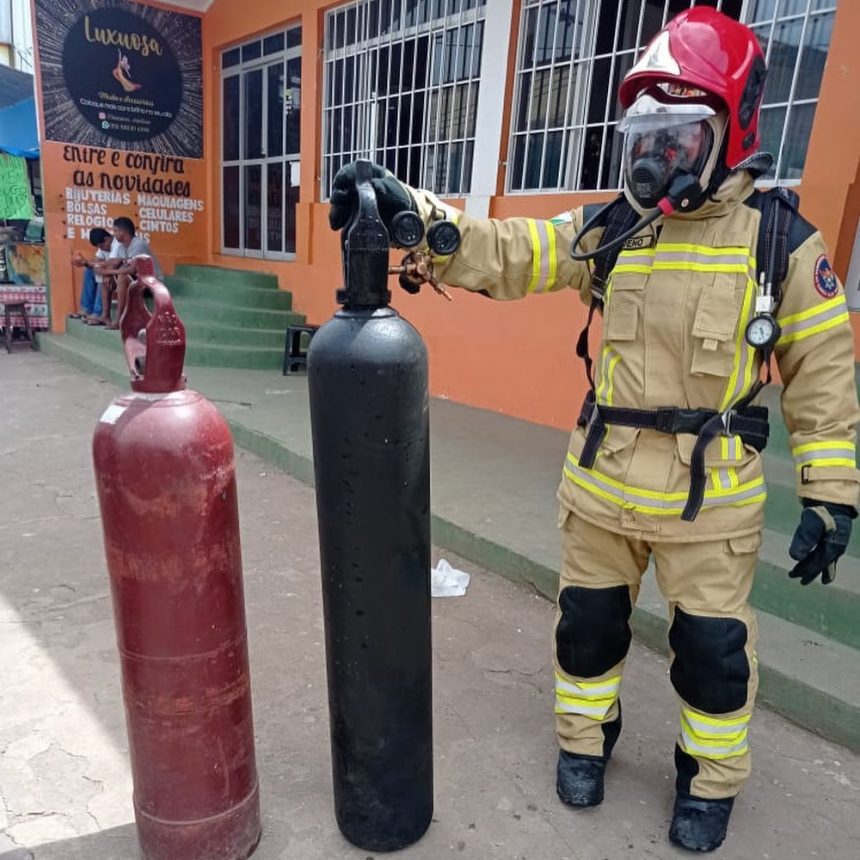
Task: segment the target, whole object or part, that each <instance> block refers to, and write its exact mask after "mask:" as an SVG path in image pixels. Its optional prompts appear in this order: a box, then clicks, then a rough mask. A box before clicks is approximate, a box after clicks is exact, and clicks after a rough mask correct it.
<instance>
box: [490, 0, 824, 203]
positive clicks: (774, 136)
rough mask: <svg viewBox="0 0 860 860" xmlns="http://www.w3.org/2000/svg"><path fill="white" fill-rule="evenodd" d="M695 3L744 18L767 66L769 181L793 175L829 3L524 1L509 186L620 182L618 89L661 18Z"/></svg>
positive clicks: (803, 142)
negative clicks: (772, 162)
mask: <svg viewBox="0 0 860 860" xmlns="http://www.w3.org/2000/svg"><path fill="white" fill-rule="evenodd" d="M696 5H699V6H702V5H707V6H713V7H716V8H718V9H720V10H721V11H723V12H725V13H726V14H727V15H731V16H732V17H733V18H736V19H739V20H744V21H745V22H747V23H749V25H750V26H751V27H752V28H753V30H754V32H755V33H756V35H757V36H758V38H759V40H760V41H761V44H762V48H763V50H764V51H765V53H766V55H767V60H768V66H769V69H770V71H769V74H768V81H767V85H766V88H765V94H764V99H763V103H762V148H763V149H766V150H768V151H770V152H773V154H774V156H775V158H776V163H775V165H774V168H773V169H772V171H771V174H770V176H771V178H774V177H775V178H776V179H778V180H792V179H798V178H799V177H800V173H801V171H802V169H803V162H804V159H805V157H806V148H807V143H808V139H809V132H810V129H811V126H812V118H813V116H814V113H815V104H816V102H817V100H818V91H819V88H820V84H821V77H822V73H823V67H824V61H825V57H826V52H827V48H828V47H829V44H830V34H831V31H832V27H833V18H834V10H835V0H745V2H742V0H709V1H708V2H698V3H697V2H695V0H630V2H625V3H610V2H607V0H524V2H523V10H522V20H521V26H520V39H519V48H518V56H517V80H516V88H515V93H516V95H515V104H514V116H513V123H512V129H511V145H510V151H509V156H508V172H507V187H508V190H509V191H535V190H540V191H564V190H596V189H614V188H618V187H620V185H621V184H622V175H621V171H622V163H621V162H622V138H621V135H620V134H619V133H617V131H616V126H617V124H618V121H619V120H620V118H621V113H622V112H621V108H620V105H619V104H618V99H617V93H618V87H619V85H620V83H621V81H622V79H623V78H624V75H625V74H626V73H627V72H628V71H629V69H630V68H631V66H632V65H633V63H634V62H635V59H636V57H637V56H638V54H639V52H640V51H641V50H642V48H644V47H645V45H647V44H648V42H649V41H650V40H651V39H652V38H653V36H654V35H655V34H656V33H657V32H658V31H659V30H660V29H661V28H662V27H663V26H664V24H665V23H666V21H667V20H669V19H670V18H672V17H673V16H675V15H677V14H678V13H679V12H681V11H683V10H684V9H687V8H689V7H691V6H696Z"/></svg>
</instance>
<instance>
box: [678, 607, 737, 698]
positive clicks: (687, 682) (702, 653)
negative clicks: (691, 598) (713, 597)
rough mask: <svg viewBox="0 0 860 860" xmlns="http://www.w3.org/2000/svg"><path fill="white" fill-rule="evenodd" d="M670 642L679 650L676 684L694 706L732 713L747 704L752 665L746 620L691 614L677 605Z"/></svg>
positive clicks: (680, 692)
mask: <svg viewBox="0 0 860 860" xmlns="http://www.w3.org/2000/svg"><path fill="white" fill-rule="evenodd" d="M669 644H670V645H671V646H672V651H674V652H675V660H674V662H673V663H672V670H671V678H672V686H674V688H675V691H676V692H677V693H678V695H679V696H680V697H681V698H682V699H684V701H686V702H687V703H688V704H689V705H690V706H691V707H693V708H695V709H696V710H698V711H702V712H704V713H706V714H728V713H729V712H731V711H737V710H739V709H740V708H742V707H743V706H744V705H745V704H746V701H747V684H748V682H749V678H750V666H749V661H748V660H747V655H746V651H745V650H744V649H745V647H746V644H747V626H746V624H744V623H743V621H740V620H738V619H737V618H713V617H706V616H702V615H690V614H688V613H686V612H684V610H683V609H677V608H676V609H675V618H674V620H673V621H672V627H671V628H670V630H669Z"/></svg>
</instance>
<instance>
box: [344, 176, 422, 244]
mask: <svg viewBox="0 0 860 860" xmlns="http://www.w3.org/2000/svg"><path fill="white" fill-rule="evenodd" d="M372 173H373V178H372V179H371V180H370V183H371V185H372V186H373V190H374V191H375V192H376V205H377V206H378V207H379V216H380V217H381V218H382V223H383V224H385V229H386V230H388V232H389V234H390V233H391V221H392V219H393V218H394V216H395V215H397V214H398V213H400V212H417V211H418V206H417V205H416V203H415V200H413V198H412V195H411V194H410V193H409V191H407V189H406V188H405V187H404V186H403V185H402V184H401V183H400V182H399V181H398V179H397V178H396V177H395V176H394V174H393V173H390V172H389V171H387V170H386V169H385V168H384V167H382V166H381V165H379V164H374V165H373V168H372ZM356 199H357V198H356V193H355V162H352V163H350V164H347V165H345V166H344V167H341V169H340V170H338V172H337V174H336V175H335V177H334V182H333V183H332V190H331V210H330V211H329V214H328V221H329V224H330V225H331V229H332V230H340V229H342V228H343V227H345V226H346V224H347V223H348V222H349V219H350V218H351V217H352V213H353V211H354V209H355V206H356Z"/></svg>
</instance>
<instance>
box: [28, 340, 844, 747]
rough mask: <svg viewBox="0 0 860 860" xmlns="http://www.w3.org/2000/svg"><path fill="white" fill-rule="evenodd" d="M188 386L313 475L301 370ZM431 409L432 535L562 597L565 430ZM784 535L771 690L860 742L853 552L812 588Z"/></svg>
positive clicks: (765, 678)
mask: <svg viewBox="0 0 860 860" xmlns="http://www.w3.org/2000/svg"><path fill="white" fill-rule="evenodd" d="M42 344H43V349H44V351H45V352H46V353H48V354H50V355H54V356H56V357H58V358H59V359H60V360H62V361H64V362H66V363H68V364H71V365H73V366H76V367H79V368H81V369H84V370H87V371H88V372H91V373H95V374H97V375H99V376H101V377H102V378H104V379H107V380H109V381H111V382H113V383H115V384H117V385H119V386H120V387H121V388H122V389H123V390H127V388H128V372H127V369H126V368H125V365H124V362H123V360H122V356H121V355H120V353H119V351H118V349H107V348H102V347H99V346H95V345H92V344H89V343H85V342H84V341H82V340H80V339H76V338H70V337H68V336H65V337H63V336H60V337H57V336H54V337H51V336H47V337H44V338H42ZM114 345H115V344H114ZM189 385H190V386H191V387H193V388H196V389H198V390H200V391H202V392H203V393H204V394H205V395H206V396H207V397H209V398H210V399H212V400H214V401H216V402H217V403H218V405H219V408H221V409H222V411H223V412H224V414H225V417H226V418H227V420H228V422H229V423H230V426H231V429H232V431H233V437H234V440H235V442H236V444H237V445H240V446H242V447H244V448H247V449H248V450H250V451H253V452H254V453H256V454H258V455H260V456H262V457H264V458H266V459H268V460H270V461H271V462H273V463H275V464H276V465H278V466H279V467H281V468H283V469H285V470H286V471H288V472H289V473H290V474H292V475H294V476H295V477H296V478H298V479H299V480H301V481H304V482H305V483H312V482H313V466H312V456H311V440H310V430H309V414H308V403H307V391H306V379H305V378H304V377H301V376H297V377H290V378H289V384H285V383H284V380H283V379H282V377H280V376H279V375H277V374H276V373H273V372H265V373H264V372H259V371H258V372H252V371H238V370H215V369H210V368H205V367H204V368H200V369H193V372H191V373H190V374H189ZM431 415H432V419H431V429H432V441H431V457H432V459H433V539H434V542H435V543H437V544H438V545H440V546H442V547H445V548H447V549H449V550H451V551H452V552H456V553H458V554H459V555H461V556H463V557H464V558H467V559H469V560H472V561H474V562H476V563H478V564H480V565H482V566H483V567H486V568H488V569H490V570H492V571H494V572H495V573H498V574H501V575H503V576H506V577H508V578H509V579H512V580H514V581H517V582H522V583H526V584H529V585H531V586H532V587H533V588H534V589H535V590H536V591H537V592H539V593H541V594H543V595H544V596H546V597H547V598H549V599H550V600H552V599H554V597H555V593H556V588H557V577H558V572H557V571H558V560H559V557H560V555H559V551H560V539H559V535H558V530H557V529H556V528H555V525H554V523H555V516H554V512H555V502H554V499H553V491H552V489H553V487H554V485H555V484H556V483H557V481H558V471H559V468H560V463H561V461H562V456H563V451H564V449H565V447H566V435H567V434H565V433H562V432H560V431H557V430H553V429H552V428H547V427H540V426H537V425H533V424H529V423H527V422H525V421H518V420H516V419H511V418H506V417H504V416H500V415H496V414H494V413H489V412H484V411H482V410H478V409H472V408H470V407H465V406H460V405H458V404H454V403H450V402H447V401H441V400H436V399H434V400H433V402H432V407H431ZM795 517H796V511H795ZM786 546H787V543H786V541H785V536H784V535H783V534H781V533H779V532H774V531H773V530H772V529H769V530H768V532H767V533H766V535H765V544H764V547H763V549H762V562H761V565H760V568H759V573H758V575H757V581H756V586H755V591H754V595H753V599H754V602H755V604H756V605H757V606H758V607H759V611H758V614H759V626H760V631H761V636H760V646H759V666H760V669H761V677H762V682H761V693H760V698H761V701H763V702H765V703H767V704H768V705H770V706H771V707H772V708H773V709H774V710H777V711H779V712H780V713H781V714H783V715H784V716H786V717H788V718H789V719H791V720H794V721H795V722H797V723H799V724H801V725H803V726H805V727H807V728H809V729H812V730H813V731H817V732H819V733H820V734H822V735H824V736H826V737H828V738H830V739H831V740H834V741H836V742H837V743H842V744H845V745H847V746H849V747H851V748H852V749H855V750H860V673H858V672H857V671H856V666H857V658H858V650H857V648H855V647H851V646H850V645H849V644H846V643H847V642H848V640H850V641H851V642H856V639H855V638H852V635H853V634H852V631H851V630H850V627H851V623H852V619H854V623H855V624H856V618H857V617H858V614H857V608H856V607H857V600H858V593H857V587H856V586H857V584H858V581H860V580H858V577H857V576H856V570H855V566H854V563H853V562H849V560H845V561H844V562H843V564H842V565H841V569H840V577H839V579H837V583H836V584H834V585H831V586H827V587H826V588H825V587H823V586H821V585H820V584H814V585H811V586H809V587H808V588H802V587H800V586H799V585H798V584H797V583H796V582H793V581H789V580H788V579H787V578H786V577H785V572H784V571H785V569H786V568H787V567H788V565H789V562H788V561H787V559H786ZM691 575H694V572H691ZM777 612H778V613H779V614H780V615H784V616H785V617H777V615H776V613H777ZM666 626H667V625H666V607H665V604H664V603H663V600H662V598H661V597H660V595H659V594H658V593H657V589H656V585H655V583H654V577H653V575H646V577H645V581H644V584H643V590H642V594H641V597H640V600H639V605H638V607H637V609H636V611H635V614H634V627H635V629H636V632H637V636H638V637H639V638H640V640H641V641H643V642H644V643H645V644H647V645H649V646H651V647H653V648H655V649H657V650H661V651H665V650H666ZM822 631H827V633H828V635H823V634H822ZM831 634H832V635H831ZM840 639H841V640H844V641H839V640H840Z"/></svg>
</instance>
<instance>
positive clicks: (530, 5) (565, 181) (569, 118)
mask: <svg viewBox="0 0 860 860" xmlns="http://www.w3.org/2000/svg"><path fill="white" fill-rule="evenodd" d="M788 1H789V0H775V2H774V13H773V15H772V16H770V17H762V18H761V19H760V20H755V21H749V20H748V19H749V18H750V16H751V14H752V12H753V10H754V9H755V0H743V3H742V4H741V10H740V20H741V21H744V22H747V23H749V24H750V26H754V25H755V26H757V28H758V30H759V31H760V30H761V28H762V25H765V26H766V25H767V24H768V23H770V30H769V34H768V39H767V42H766V44H765V46H764V50H765V54H766V57H767V58H768V59H769V57H770V51H771V48H772V45H773V34H774V32H775V29H776V27H777V26H778V25H779V24H781V23H783V22H786V21H788V22H790V21H797V20H802V21H803V28H802V31H801V35H800V41H799V47H798V52H797V56H796V58H795V67H794V71H793V76H792V82H791V90H790V93H789V96H788V100H787V101H784V102H778V103H767V102H765V103H763V105H762V108H763V109H768V108H773V109H780V108H785V111H786V112H785V116H784V119H783V126H782V136H781V140H780V146H779V150H778V152H775V153H773V155H774V160H775V171H776V172H775V178H770V179H768V180H764V181H763V182H762V183H761V184H765V185H768V184H776V183H778V184H780V185H797V184H799V183H800V182H801V181H802V180H801V179H797V178H792V179H786V178H785V177H784V176H782V172H783V169H784V159H783V156H784V153H785V141H786V133H787V129H788V127H789V123H790V121H791V113H792V110H793V108H794V107H796V106H802V105H808V104H816V103H817V102H818V98H819V95H818V94H816V96H815V98H806V99H796V98H795V93H796V88H797V80H798V77H799V75H800V69H801V63H802V61H803V49H804V47H805V46H804V39H805V36H806V29H807V26H808V24H809V21H810V18H811V17H819V18H820V17H823V16H825V15H827V14H832V13H833V12H834V11H835V8H836V3H837V0H832V2H826V0H825V2H822V0H819V5H821V7H822V8H820V9H817V8H816V9H813V0H805V7H804V9H803V10H802V11H800V12H797V13H794V14H792V15H784V16H780V14H779V10H780V7H781V6H782V4H784V3H786V2H788ZM552 2H553V0H523V3H522V8H521V13H520V30H519V38H518V40H517V41H518V44H517V58H516V66H515V75H516V79H515V86H514V101H513V111H512V115H511V129H510V134H509V148H508V159H507V162H506V171H505V193H506V194H510V195H533V194H557V193H564V192H569V191H578V192H581V193H604V192H606V191H611V190H618V188H620V187H621V184H622V175H621V171H622V165H621V164H619V167H618V174H617V176H616V178H615V180H614V184H613V181H611V180H610V181H607V179H606V177H605V176H604V158H605V155H606V147H607V145H608V144H609V142H610V135H612V134H614V133H615V132H614V129H615V126H616V125H617V122H618V120H617V119H612V118H611V113H612V106H613V103H614V100H615V99H616V91H612V89H614V88H613V79H614V76H615V70H616V63H617V62H618V58H619V57H621V56H629V55H631V54H635V55H638V54H639V52H640V51H641V50H642V49H643V48H644V47H645V46H644V45H642V44H641V43H642V27H643V20H644V13H645V5H646V4H645V0H638V2H639V17H638V26H637V35H636V45H637V47H636V48H635V49H624V50H618V48H617V46H618V40H619V29H620V23H621V12H622V3H621V2H618V3H616V4H615V8H616V15H615V32H614V34H613V40H612V44H613V47H612V50H611V52H610V53H601V54H597V53H596V45H597V38H598V33H597V26H596V24H597V22H598V21H599V18H600V10H601V6H602V4H603V3H605V2H609V0H576V5H575V10H576V11H575V12H574V15H573V17H574V19H575V21H576V24H575V25H574V31H573V50H572V52H571V59H570V60H569V61H562V62H560V63H557V62H556V59H555V41H554V42H553V50H552V53H551V55H550V57H551V59H550V61H549V63H545V64H542V65H540V66H537V65H532V66H529V67H528V68H527V69H524V68H523V62H524V49H525V38H526V16H527V14H528V10H530V9H534V8H538V9H540V8H541V7H546V6H548V5H551V4H552ZM629 2H630V5H633V2H634V0H629ZM723 2H724V0H718V2H717V8H721V7H722V6H723ZM843 2H844V0H843ZM689 5H690V6H691V7H692V6H695V5H697V3H696V0H690V3H689ZM625 8H629V6H627V5H626V4H625ZM634 8H635V7H634ZM783 8H784V7H783ZM560 9H561V7H560V6H559V7H558V9H557V11H556V19H555V21H556V23H555V26H554V30H553V40H555V39H556V38H557V36H558V30H559V28H558V21H559V14H560ZM668 17H669V0H664V2H663V20H662V23H663V25H665V23H666V21H667V19H668ZM537 33H538V30H537V28H536V36H537ZM606 58H610V69H609V87H610V88H611V90H610V91H609V92H608V93H607V101H606V107H605V110H604V114H603V118H602V120H601V121H600V122H597V123H594V122H591V123H590V122H588V116H587V112H588V107H589V101H588V93H589V92H590V90H591V83H592V78H593V74H594V67H595V63H596V61H597V60H605V59H606ZM564 66H568V72H567V86H566V88H565V90H566V93H567V97H566V106H565V116H564V123H563V125H561V126H557V125H553V126H550V125H549V110H550V109H549V94H548V105H547V113H546V115H545V117H544V119H543V122H542V124H540V125H538V126H536V127H535V128H532V126H531V117H530V116H528V117H527V118H526V119H527V122H526V125H525V128H524V130H518V129H517V126H518V124H519V120H520V117H519V114H518V111H519V107H520V103H521V88H522V87H523V85H524V81H528V85H529V86H531V76H532V74H533V73H534V72H535V70H541V71H545V70H548V81H549V82H550V86H551V82H552V80H553V72H554V71H555V70H556V68H558V67H564ZM577 68H579V69H580V70H581V73H578V74H576V73H575V69H577ZM615 84H616V87H617V82H615ZM592 129H594V130H597V131H599V132H601V133H602V139H601V147H600V155H599V160H598V162H597V171H598V176H597V181H596V183H595V184H596V186H597V187H595V188H590V187H586V188H584V187H582V185H581V183H580V181H579V177H580V174H581V168H582V165H583V161H584V159H585V140H586V134H587V132H588V131H589V130H592ZM534 131H538V132H543V142H542V153H541V161H540V167H539V171H538V176H539V183H540V184H539V185H538V186H537V187H535V186H528V187H522V188H521V187H515V186H517V185H520V184H521V183H522V184H524V183H525V177H526V173H527V169H528V156H529V153H528V147H529V146H531V139H530V135H531V134H532V133H533V132H534ZM551 132H561V134H562V145H561V146H562V152H563V158H564V159H565V162H564V169H563V171H562V173H561V177H560V180H559V182H558V183H557V184H556V185H553V186H549V185H544V184H543V183H544V179H545V176H544V166H545V159H546V152H547V148H548V144H547V141H548V137H549V134H550V133H551ZM518 138H523V139H524V140H525V141H526V144H525V146H526V149H525V151H524V154H523V160H522V173H521V176H519V177H518V176H515V174H514V165H515V163H516V153H517V139H518Z"/></svg>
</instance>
